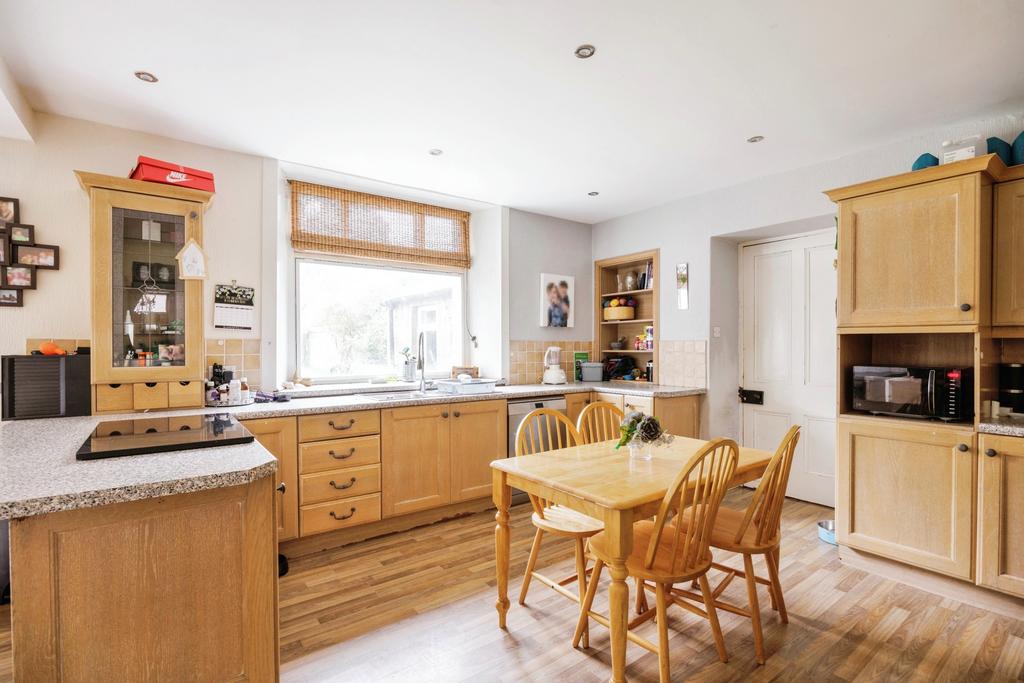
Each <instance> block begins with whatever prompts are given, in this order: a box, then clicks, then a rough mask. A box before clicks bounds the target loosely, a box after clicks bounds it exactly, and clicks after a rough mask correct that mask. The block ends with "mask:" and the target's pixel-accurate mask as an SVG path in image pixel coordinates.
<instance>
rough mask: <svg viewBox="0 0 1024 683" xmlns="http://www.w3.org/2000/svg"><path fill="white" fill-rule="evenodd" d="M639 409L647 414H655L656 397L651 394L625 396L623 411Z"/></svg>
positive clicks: (623, 398)
mask: <svg viewBox="0 0 1024 683" xmlns="http://www.w3.org/2000/svg"><path fill="white" fill-rule="evenodd" d="M634 410H635V411H639V412H641V413H644V414H645V415H652V414H654V399H653V398H651V397H650V396H623V397H622V412H624V413H629V412H632V411H634Z"/></svg>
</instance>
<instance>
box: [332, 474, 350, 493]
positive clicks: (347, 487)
mask: <svg viewBox="0 0 1024 683" xmlns="http://www.w3.org/2000/svg"><path fill="white" fill-rule="evenodd" d="M330 483H331V486H333V487H334V488H336V489H338V490H339V491H344V490H345V489H350V488H352V487H353V486H354V485H355V483H356V478H355V477H352V478H351V479H349V480H348V483H347V484H338V483H336V482H335V481H334V480H333V479H331V482H330Z"/></svg>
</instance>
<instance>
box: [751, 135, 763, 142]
mask: <svg viewBox="0 0 1024 683" xmlns="http://www.w3.org/2000/svg"><path fill="white" fill-rule="evenodd" d="M761 140H764V136H763V135H751V136H750V137H749V138H747V142H761Z"/></svg>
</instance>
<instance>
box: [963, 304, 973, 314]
mask: <svg viewBox="0 0 1024 683" xmlns="http://www.w3.org/2000/svg"><path fill="white" fill-rule="evenodd" d="M960 310H961V311H963V312H964V313H966V312H967V311H969V310H971V305H970V304H960Z"/></svg>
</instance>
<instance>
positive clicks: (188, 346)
mask: <svg viewBox="0 0 1024 683" xmlns="http://www.w3.org/2000/svg"><path fill="white" fill-rule="evenodd" d="M76 173H77V175H78V178H79V181H80V182H81V183H82V186H83V188H85V189H86V191H87V192H88V193H89V200H90V204H91V207H92V210H91V221H92V325H93V329H92V382H93V384H94V385H97V388H98V391H97V405H96V406H95V407H96V409H97V411H99V412H107V411H109V410H113V409H121V410H123V409H136V410H139V409H143V408H153V407H179V406H181V405H182V399H179V400H178V402H177V403H175V401H174V400H173V399H172V398H171V397H173V396H182V395H184V396H186V397H187V398H186V399H184V405H199V404H200V403H201V397H202V379H203V375H204V369H205V368H204V365H205V361H204V354H203V351H204V349H203V347H204V343H203V324H204V323H203V282H202V281H201V280H182V279H181V277H180V273H179V272H178V262H177V260H176V256H177V254H178V252H179V251H181V249H182V247H184V246H185V244H186V243H187V242H188V241H189V240H190V239H192V240H195V241H196V242H197V243H198V244H200V245H202V243H203V212H204V210H205V208H206V207H207V205H208V204H209V202H210V200H211V198H212V194H210V193H208V192H202V191H199V190H192V189H189V188H182V187H177V186H171V185H162V184H157V183H148V182H142V181H137V180H126V179H123V178H115V177H111V176H102V175H97V174H91V173H84V172H81V171H79V172H76ZM136 384H138V385H141V386H134V385H136ZM129 395H131V396H132V397H133V398H132V399H131V400H129ZM165 396H166V397H168V398H164V397H165ZM143 397H144V398H143ZM136 403H138V404H139V405H136ZM143 403H144V405H143ZM129 404H130V405H129Z"/></svg>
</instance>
